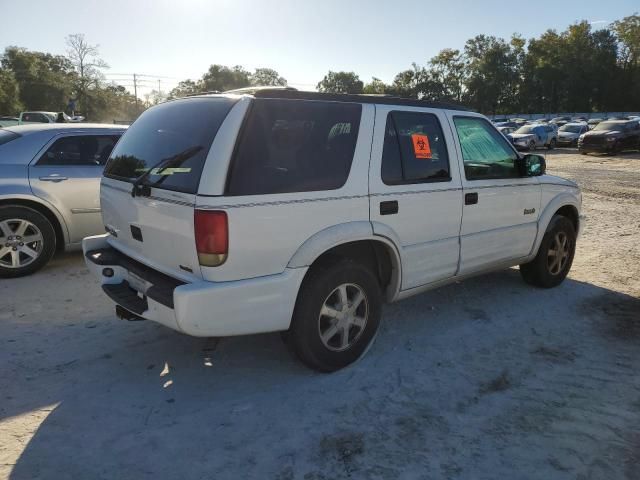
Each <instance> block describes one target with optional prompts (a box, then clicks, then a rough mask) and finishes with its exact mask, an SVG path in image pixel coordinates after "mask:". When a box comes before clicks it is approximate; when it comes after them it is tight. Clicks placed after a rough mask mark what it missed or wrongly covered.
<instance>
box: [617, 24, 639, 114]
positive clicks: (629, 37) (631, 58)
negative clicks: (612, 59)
mask: <svg viewBox="0 0 640 480" xmlns="http://www.w3.org/2000/svg"><path fill="white" fill-rule="evenodd" d="M611 28H612V30H613V32H614V33H615V35H616V37H617V40H618V46H619V52H620V53H619V57H618V62H619V66H620V71H619V75H618V84H617V92H618V96H617V98H616V100H617V101H616V103H617V105H616V107H617V108H620V109H622V108H623V107H621V105H622V104H625V105H627V108H633V109H634V110H639V109H640V15H638V14H637V13H636V14H634V15H630V16H628V17H624V18H623V19H622V20H618V21H616V22H613V23H612V24H611Z"/></svg>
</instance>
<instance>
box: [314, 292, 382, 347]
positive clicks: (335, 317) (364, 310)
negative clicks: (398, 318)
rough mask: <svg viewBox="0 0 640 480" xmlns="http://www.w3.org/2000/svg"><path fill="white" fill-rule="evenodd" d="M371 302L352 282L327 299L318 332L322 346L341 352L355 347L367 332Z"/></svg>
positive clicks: (322, 309) (319, 320) (322, 310)
mask: <svg viewBox="0 0 640 480" xmlns="http://www.w3.org/2000/svg"><path fill="white" fill-rule="evenodd" d="M368 316H369V303H368V301H367V296H366V294H365V292H364V290H363V289H362V288H361V287H360V286H358V285H356V284H353V283H343V284H342V285H340V286H338V287H337V288H336V289H334V290H333V291H332V292H331V293H330V294H329V296H328V297H327V298H326V299H325V301H324V303H323V304H322V308H321V309H320V315H319V318H318V333H319V334H320V339H321V340H322V343H323V345H324V346H325V347H326V348H328V349H329V350H332V351H335V352H339V351H344V350H347V349H348V348H350V347H351V346H352V345H353V344H355V343H356V342H357V341H358V339H359V338H360V335H361V334H362V332H364V329H365V326H366V325H367V319H368Z"/></svg>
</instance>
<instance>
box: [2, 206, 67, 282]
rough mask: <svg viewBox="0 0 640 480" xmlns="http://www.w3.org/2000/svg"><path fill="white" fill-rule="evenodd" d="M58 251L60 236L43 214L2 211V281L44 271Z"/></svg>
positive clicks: (9, 208) (12, 209)
mask: <svg viewBox="0 0 640 480" xmlns="http://www.w3.org/2000/svg"><path fill="white" fill-rule="evenodd" d="M55 251H56V234H55V231H54V229H53V225H51V222H50V221H49V220H48V219H47V218H46V217H45V216H44V215H42V214H41V213H40V212H38V211H36V210H33V209H31V208H28V207H22V206H4V207H0V277H2V278H11V277H22V276H25V275H30V274H32V273H33V272H36V271H37V270H40V269H41V268H42V267H44V266H45V265H46V264H47V262H48V261H49V260H50V259H51V257H52V256H53V254H54V253H55Z"/></svg>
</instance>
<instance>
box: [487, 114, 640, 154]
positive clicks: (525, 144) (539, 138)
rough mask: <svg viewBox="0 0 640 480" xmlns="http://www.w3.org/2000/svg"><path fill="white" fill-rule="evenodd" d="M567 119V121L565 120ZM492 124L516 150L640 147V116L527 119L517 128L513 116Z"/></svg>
mask: <svg viewBox="0 0 640 480" xmlns="http://www.w3.org/2000/svg"><path fill="white" fill-rule="evenodd" d="M567 119H569V120H570V121H568V120H567ZM499 120H506V121H504V122H498V123H494V125H495V126H496V128H497V129H498V130H499V131H500V132H501V133H502V134H503V135H505V136H506V137H507V138H508V139H509V140H511V141H512V143H513V144H514V146H515V147H516V148H517V149H518V150H529V151H531V150H535V149H536V148H542V147H544V148H548V149H552V148H554V147H555V146H559V147H574V148H575V147H577V148H578V149H579V151H580V152H582V153H584V154H586V153H617V152H621V151H623V150H629V149H640V117H638V116H629V117H613V118H611V119H600V118H592V119H588V120H587V119H586V118H583V117H575V118H570V117H556V118H552V119H551V120H549V121H548V122H542V121H536V122H526V123H525V124H524V125H522V126H520V127H519V128H518V127H516V125H517V124H516V123H515V122H514V121H513V120H514V119H511V120H508V119H499Z"/></svg>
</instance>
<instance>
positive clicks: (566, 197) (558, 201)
mask: <svg viewBox="0 0 640 480" xmlns="http://www.w3.org/2000/svg"><path fill="white" fill-rule="evenodd" d="M554 215H562V216H563V217H567V218H568V219H569V220H571V222H572V223H573V227H574V228H575V231H576V234H577V233H578V232H580V229H581V225H580V203H579V201H578V199H577V198H576V197H575V196H574V195H571V194H569V193H563V194H560V195H558V196H557V197H555V198H554V199H553V200H551V201H550V202H549V203H548V204H547V206H546V207H545V209H544V210H543V211H542V213H541V214H540V218H539V219H538V235H537V237H536V242H535V244H534V248H533V250H532V254H533V255H535V254H536V253H537V252H538V249H539V248H540V244H541V243H542V238H543V237H544V234H545V233H546V231H547V228H548V227H549V223H550V222H551V219H552V218H553V217H554Z"/></svg>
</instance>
